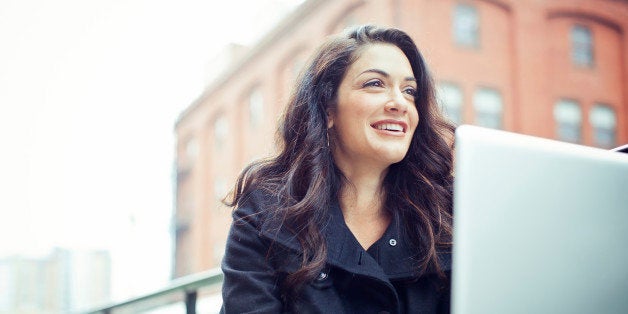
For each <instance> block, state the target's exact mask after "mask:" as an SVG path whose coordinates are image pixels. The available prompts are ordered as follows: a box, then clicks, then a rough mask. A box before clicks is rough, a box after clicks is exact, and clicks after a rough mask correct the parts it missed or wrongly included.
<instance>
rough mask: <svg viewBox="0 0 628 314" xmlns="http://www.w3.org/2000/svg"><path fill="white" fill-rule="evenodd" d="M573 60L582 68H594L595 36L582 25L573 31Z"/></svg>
mask: <svg viewBox="0 0 628 314" xmlns="http://www.w3.org/2000/svg"><path fill="white" fill-rule="evenodd" d="M571 59H572V60H573V63H574V64H576V65H580V66H593V35H591V30H590V29H589V28H588V27H586V26H582V25H576V26H574V27H573V28H572V29H571Z"/></svg>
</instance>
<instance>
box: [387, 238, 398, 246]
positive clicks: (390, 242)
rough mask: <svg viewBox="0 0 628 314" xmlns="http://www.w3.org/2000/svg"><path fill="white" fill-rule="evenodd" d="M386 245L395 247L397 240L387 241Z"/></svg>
mask: <svg viewBox="0 0 628 314" xmlns="http://www.w3.org/2000/svg"><path fill="white" fill-rule="evenodd" d="M388 244H390V246H395V245H397V240H395V239H390V240H389V241H388Z"/></svg>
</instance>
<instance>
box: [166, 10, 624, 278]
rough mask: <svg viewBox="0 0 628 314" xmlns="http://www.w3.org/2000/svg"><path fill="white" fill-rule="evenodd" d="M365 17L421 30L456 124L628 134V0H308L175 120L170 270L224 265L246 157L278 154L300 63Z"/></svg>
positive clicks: (585, 138)
mask: <svg viewBox="0 0 628 314" xmlns="http://www.w3.org/2000/svg"><path fill="white" fill-rule="evenodd" d="M361 23H374V24H379V25H387V26H395V27H399V28H401V29H403V30H405V31H407V32H408V33H409V34H410V35H411V36H412V37H413V38H414V40H415V41H416V43H417V45H418V46H419V49H421V51H422V52H423V54H424V56H425V58H426V60H427V62H428V64H429V66H430V69H431V71H432V72H433V75H434V78H435V80H436V83H437V86H438V90H439V99H440V101H441V103H442V106H443V109H444V110H445V112H446V113H447V114H448V115H449V117H450V118H451V119H452V120H453V121H455V122H457V123H470V124H476V125H483V126H488V127H493V128H500V129H504V130H509V131H514V132H519V133H525V134H530V135H535V136H541V137H546V138H553V139H558V140H563V141H571V142H576V143H580V144H584V145H590V146H598V147H604V148H609V147H613V146H618V145H619V144H622V143H626V142H628V94H627V93H628V38H627V36H628V35H627V33H628V1H620V0H308V1H305V2H304V3H303V4H302V5H301V6H300V7H299V8H297V9H296V10H295V11H294V12H293V13H292V14H291V15H290V16H289V17H287V18H286V19H285V20H284V21H282V22H281V23H280V24H279V25H278V26H277V27H276V28H275V29H274V30H273V31H271V32H270V33H269V34H267V36H266V37H265V38H263V39H262V40H261V41H260V42H259V43H258V44H257V45H256V46H255V47H252V48H251V49H250V50H249V51H248V53H246V54H245V56H244V57H242V58H241V59H239V61H238V62H236V63H234V64H232V66H231V67H230V68H229V70H228V71H227V72H226V74H224V75H223V76H221V77H220V78H218V79H217V80H216V81H215V82H214V83H213V84H212V85H211V86H209V87H208V88H207V90H206V91H205V92H204V93H203V94H202V95H201V96H200V97H199V98H198V100H197V101H195V102H194V103H193V104H191V105H190V106H189V108H187V109H186V110H185V111H184V112H183V113H182V114H181V116H180V118H179V120H178V121H177V123H176V134H177V139H178V145H177V151H176V160H177V162H176V168H177V169H176V170H177V178H176V182H177V188H176V215H175V230H176V232H175V234H176V241H175V243H176V244H175V270H174V276H175V277H179V276H182V275H185V274H189V273H193V272H197V271H201V270H204V269H208V268H212V267H216V266H218V265H219V262H220V259H221V257H222V252H223V249H224V244H225V239H226V234H227V230H228V228H229V224H230V222H231V218H230V209H228V208H226V207H225V206H224V205H221V203H220V199H221V198H222V197H223V196H224V195H225V194H226V192H227V191H228V190H229V189H230V188H231V187H232V184H233V182H234V180H235V177H236V176H237V174H238V173H239V171H240V170H241V169H242V168H243V166H244V165H245V164H246V163H248V162H249V161H251V160H253V159H255V158H258V157H262V156H265V155H268V154H270V153H272V152H273V138H274V131H275V126H276V123H275V122H276V121H277V117H278V116H279V115H280V112H281V110H282V107H283V105H284V104H285V101H286V99H287V97H288V94H289V92H290V88H291V86H292V84H293V82H294V78H295V77H296V75H297V73H298V71H299V69H300V67H301V66H302V65H303V64H304V62H305V61H304V60H305V59H306V58H307V57H308V56H309V54H310V53H312V51H313V49H314V48H315V47H317V46H318V44H319V43H321V42H322V41H323V40H324V38H325V37H326V36H327V35H329V34H332V33H336V32H338V31H340V30H342V29H344V28H345V27H346V26H349V25H352V24H361Z"/></svg>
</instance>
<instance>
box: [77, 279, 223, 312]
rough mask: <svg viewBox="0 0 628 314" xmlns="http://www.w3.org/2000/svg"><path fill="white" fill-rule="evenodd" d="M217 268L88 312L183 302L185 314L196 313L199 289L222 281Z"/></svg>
mask: <svg viewBox="0 0 628 314" xmlns="http://www.w3.org/2000/svg"><path fill="white" fill-rule="evenodd" d="M222 278H223V276H222V272H221V271H220V269H219V268H215V269H211V270H208V271H205V272H201V273H196V274H193V275H189V276H185V277H181V278H178V279H175V280H173V281H172V282H171V283H170V284H169V285H168V286H167V287H165V288H163V289H160V290H157V291H155V292H152V293H148V294H146V295H142V296H138V297H135V298H131V299H129V300H126V301H123V302H120V303H115V304H111V305H107V306H104V307H101V308H97V309H93V310H90V311H88V312H86V313H88V314H114V313H116V314H118V313H141V312H151V311H155V312H157V311H156V309H159V308H163V307H165V306H168V305H171V304H175V303H179V302H185V311H186V313H187V314H196V304H197V299H198V297H199V290H200V289H206V288H207V289H212V288H215V289H218V288H219V287H220V285H221V283H222Z"/></svg>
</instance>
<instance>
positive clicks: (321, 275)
mask: <svg viewBox="0 0 628 314" xmlns="http://www.w3.org/2000/svg"><path fill="white" fill-rule="evenodd" d="M328 276H329V275H328V274H327V273H326V272H324V271H322V272H321V273H320V274H318V277H316V281H323V280H325V279H327V277H328Z"/></svg>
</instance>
